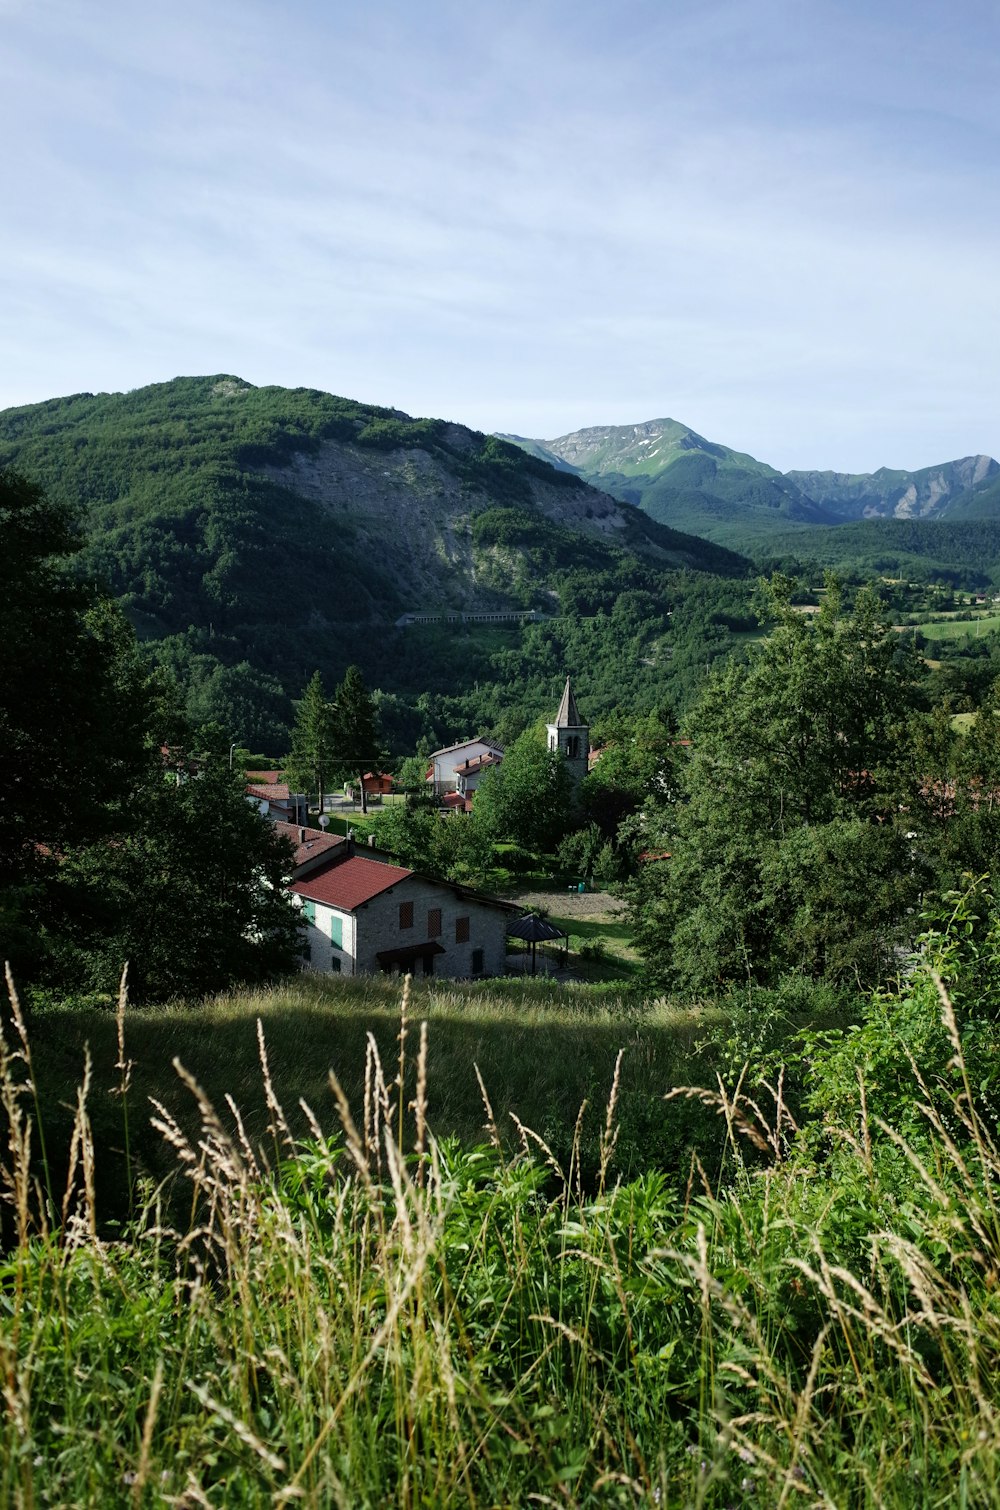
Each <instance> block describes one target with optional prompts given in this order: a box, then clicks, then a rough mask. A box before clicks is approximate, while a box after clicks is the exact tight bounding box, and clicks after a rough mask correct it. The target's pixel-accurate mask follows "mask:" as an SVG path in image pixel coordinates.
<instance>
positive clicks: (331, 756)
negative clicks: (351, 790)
mask: <svg viewBox="0 0 1000 1510" xmlns="http://www.w3.org/2000/svg"><path fill="white" fill-rule="evenodd" d="M335 742H336V741H335V726H334V708H333V705H332V704H331V703H330V702H329V701H328V700H327V696H326V693H325V692H324V690H323V678H322V677H321V676H320V674H319V672H318V671H315V672H314V673H313V675H312V678H311V680H310V681H309V683H308V685H307V686H306V688H305V690H304V691H303V693H302V697H301V699H300V700H299V703H298V706H297V708H296V713H295V726H294V728H293V729H292V748H291V752H290V754H289V756H288V760H287V762H286V775H287V777H288V782H289V785H290V786H291V787H292V789H293V790H295V791H300V790H301V791H304V792H310V793H311V792H315V793H316V799H317V805H318V807H319V810H320V812H321V813H322V811H323V793H324V791H325V790H326V789H327V787H328V786H329V784H330V782H331V781H332V780H333V778H334V775H335V773H336V769H337V764H338V762H337V759H336V750H335Z"/></svg>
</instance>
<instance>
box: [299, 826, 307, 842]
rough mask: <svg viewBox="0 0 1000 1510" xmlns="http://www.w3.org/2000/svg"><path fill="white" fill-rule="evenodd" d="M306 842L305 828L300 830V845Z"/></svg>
mask: <svg viewBox="0 0 1000 1510" xmlns="http://www.w3.org/2000/svg"><path fill="white" fill-rule="evenodd" d="M305 842H306V831H305V829H304V828H300V829H299V843H300V844H304V843H305Z"/></svg>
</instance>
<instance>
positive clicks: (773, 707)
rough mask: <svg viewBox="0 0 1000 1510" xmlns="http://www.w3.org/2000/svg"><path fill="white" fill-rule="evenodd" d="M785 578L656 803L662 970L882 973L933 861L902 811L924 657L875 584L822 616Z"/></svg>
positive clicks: (652, 896)
mask: <svg viewBox="0 0 1000 1510" xmlns="http://www.w3.org/2000/svg"><path fill="white" fill-rule="evenodd" d="M789 593H790V585H789V584H787V583H784V582H777V583H776V584H774V585H773V586H772V589H771V603H772V611H773V612H774V613H775V614H776V615H777V619H778V622H777V626H776V628H775V629H774V631H773V632H772V633H771V635H770V636H769V637H768V639H767V640H766V641H764V642H763V643H762V644H761V645H759V646H758V647H756V650H755V652H754V653H753V655H752V656H751V658H750V660H749V662H748V664H747V665H745V666H741V665H738V664H736V663H729V664H728V665H726V666H725V667H724V668H723V669H722V670H721V671H718V672H716V673H715V674H713V676H712V677H711V678H710V680H709V683H708V685H707V687H706V690H705V693H704V696H703V697H702V699H701V702H700V703H699V704H698V707H697V709H696V710H695V711H694V713H693V714H692V717H691V719H690V725H689V733H690V735H691V738H692V740H693V749H692V752H691V758H690V760H689V761H688V762H687V763H686V765H685V767H684V768H683V771H682V774H681V779H680V792H679V794H676V795H679V797H680V800H679V801H673V800H671V798H672V796H673V795H674V794H671V795H670V796H667V798H666V799H665V800H661V801H660V803H659V804H658V805H657V806H656V807H653V806H651V807H650V811H649V814H648V824H647V840H648V842H649V843H650V846H651V847H654V846H655V848H656V849H657V850H659V851H668V852H669V855H670V858H669V860H658V861H657V862H656V863H653V864H649V865H647V866H645V867H644V868H643V869H642V871H641V873H640V875H639V877H638V879H637V881H636V882H635V884H634V891H633V897H632V905H633V916H634V919H635V923H636V927H637V933H638V938H639V942H640V945H641V947H642V948H643V949H644V951H645V952H646V955H647V959H648V960H649V962H650V965H651V968H652V969H653V971H654V972H655V974H656V976H657V977H658V978H659V979H661V980H669V981H673V982H676V983H678V984H682V985H684V986H686V987H687V988H689V989H695V990H699V989H700V990H705V989H708V988H710V987H712V986H713V985H715V984H717V983H722V982H725V981H730V980H740V979H747V978H748V977H749V978H752V979H757V980H761V981H765V982H773V981H774V980H776V979H778V978H779V977H780V976H781V975H782V974H784V973H785V972H787V971H796V972H802V973H805V974H807V975H826V976H828V977H830V978H831V979H834V980H843V979H847V980H851V979H854V980H858V981H860V982H864V981H877V980H879V979H884V978H885V977H886V976H887V975H888V974H890V973H891V971H892V968H893V963H894V958H895V956H894V947H895V945H896V943H897V942H898V941H899V939H900V938H901V937H902V936H904V935H905V926H906V918H907V915H908V909H910V908H912V906H913V905H914V904H915V903H916V901H917V899H918V897H919V895H920V892H921V889H922V887H923V885H924V884H925V883H926V881H927V880H928V879H929V877H930V873H931V872H930V867H929V865H928V863H927V861H926V859H925V858H924V857H923V856H922V855H921V854H920V853H919V852H918V851H917V849H915V848H914V845H913V844H912V842H911V841H910V839H908V838H907V837H906V834H907V831H908V829H909V826H910V825H911V824H912V823H913V822H914V819H913V817H912V815H908V814H904V813H902V812H901V811H900V806H901V799H902V797H903V795H904V792H905V789H906V781H907V778H908V775H909V770H910V767H909V765H908V763H907V756H908V741H907V738H906V728H907V720H908V717H909V710H910V708H911V707H912V704H913V701H914V697H915V684H916V677H917V667H916V663H915V662H914V661H913V659H912V658H911V657H910V656H908V655H907V654H906V653H905V652H903V651H901V650H900V648H899V646H898V644H897V643H896V641H895V639H894V637H893V635H892V633H891V631H890V630H889V629H888V628H887V627H886V626H885V625H884V624H883V622H882V620H881V618H880V615H879V611H878V604H877V600H876V599H875V598H874V595H872V594H870V593H863V594H861V595H859V598H858V601H857V604H856V605H855V608H854V610H853V612H852V613H851V614H849V615H848V614H846V613H844V612H843V611H842V609H841V606H840V601H839V594H838V592H837V590H836V587H835V586H833V585H832V586H831V588H830V591H829V592H828V595H827V599H826V603H825V606H824V608H823V610H822V612H821V613H820V614H819V615H818V616H816V618H815V620H814V622H812V623H810V622H808V620H807V619H806V617H805V616H803V615H800V614H796V613H795V612H794V611H793V610H792V609H791V607H790V605H789V602H788V599H789Z"/></svg>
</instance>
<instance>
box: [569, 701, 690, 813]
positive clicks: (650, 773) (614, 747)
mask: <svg viewBox="0 0 1000 1510" xmlns="http://www.w3.org/2000/svg"><path fill="white" fill-rule="evenodd" d="M676 735H677V724H676V720H675V719H674V717H673V714H672V713H671V711H670V710H669V709H668V708H664V709H662V710H660V711H659V712H657V713H653V714H649V715H647V716H645V717H642V718H632V719H624V718H621V717H619V718H617V719H615V720H614V721H613V722H611V723H610V724H607V725H604V726H599V727H598V728H596V729H595V730H594V731H593V736H592V740H591V743H592V745H593V746H594V747H595V748H597V749H599V750H600V758H599V759H598V760H597V761H596V763H595V765H594V767H593V770H591V771H590V772H589V773H588V775H587V776H586V777H585V778H584V780H583V782H582V784H581V789H580V806H581V808H582V810H583V813H584V815H585V817H587V818H588V819H589V820H590V821H591V822H593V823H596V824H597V826H598V827H599V829H600V830H601V833H602V834H603V835H604V837H605V838H606V839H610V840H614V839H615V837H616V836H617V833H618V829H619V826H620V825H621V824H622V822H623V821H624V820H625V819H626V818H628V817H630V816H631V815H632V814H633V813H635V812H638V810H639V808H640V807H641V806H642V805H643V803H644V802H645V801H646V799H647V797H648V796H649V794H650V793H658V794H660V795H663V794H666V793H668V792H669V791H671V790H672V788H673V786H674V784H675V781H676V768H677V764H678V755H679V749H678V745H677V739H676Z"/></svg>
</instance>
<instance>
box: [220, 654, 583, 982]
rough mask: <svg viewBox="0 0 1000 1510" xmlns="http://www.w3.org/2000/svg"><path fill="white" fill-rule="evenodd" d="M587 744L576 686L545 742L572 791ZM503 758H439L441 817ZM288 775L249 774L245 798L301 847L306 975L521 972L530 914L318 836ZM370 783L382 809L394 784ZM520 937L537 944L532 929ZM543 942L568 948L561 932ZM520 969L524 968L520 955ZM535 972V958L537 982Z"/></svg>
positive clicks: (491, 750) (478, 743)
mask: <svg viewBox="0 0 1000 1510" xmlns="http://www.w3.org/2000/svg"><path fill="white" fill-rule="evenodd" d="M589 735H590V731H589V727H588V725H587V724H586V723H584V721H583V720H582V718H581V716H580V713H579V710H578V708H577V705H576V699H575V697H574V694H573V691H572V688H571V686H570V678H569V677H567V678H566V684H565V687H564V689H563V694H562V698H561V701H560V703H559V707H558V709H557V710H556V713H555V715H554V718H553V720H552V722H551V723H549V724H548V726H547V730H546V739H547V749H548V750H549V752H550V753H551V754H553V755H555V756H557V757H558V758H559V759H560V760H561V761H562V762H563V763H564V764H565V768H566V772H567V775H568V777H569V780H570V781H571V782H572V783H573V784H574V786H578V784H579V782H580V781H581V780H582V779H583V777H584V776H585V775H586V774H587V771H588V769H589V765H590V755H591V751H590V738H589ZM503 757H504V751H503V748H502V747H501V746H500V745H499V744H497V742H496V741H494V740H490V739H478V738H476V739H466V740H461V741H458V742H457V743H455V744H453V745H450V746H449V747H448V748H447V749H442V750H436V751H434V752H433V753H432V754H431V755H430V756H429V757H428V764H427V772H426V777H425V780H426V783H427V788H428V794H429V796H430V797H431V798H432V799H433V801H434V802H435V803H436V804H437V807H438V810H439V812H440V813H441V815H442V816H444V815H446V814H448V813H453V812H456V811H457V812H461V813H466V814H468V813H471V811H472V807H473V803H474V799H475V793H476V789H477V787H478V785H479V781H480V779H481V778H482V776H483V775H484V774H485V773H486V771H488V770H493V769H496V768H497V767H499V766H500V765H502V763H503ZM280 776H281V772H280V771H274V770H272V771H254V772H250V773H249V774H248V779H247V786H246V795H247V800H248V801H249V802H250V804H251V805H252V806H254V807H255V808H256V809H257V810H258V811H259V812H260V813H261V814H262V815H263V816H265V817H267V818H268V819H270V820H271V821H272V822H273V823H274V826H275V830H276V832H277V833H279V834H281V835H282V836H283V837H284V838H286V839H287V840H288V841H289V842H290V843H291V844H292V845H293V847H294V866H293V869H292V871H291V875H290V877H289V881H288V890H289V892H290V894H291V896H292V897H293V898H294V899H295V901H296V904H297V906H298V907H299V909H300V912H301V916H302V917H303V919H304V920H305V924H306V934H305V944H304V950H303V963H304V968H306V969H308V970H312V971H319V972H323V973H328V974H334V975H341V974H343V975H347V976H352V975H363V974H372V973H374V972H376V971H385V972H394V973H396V974H399V975H405V974H413V975H417V974H419V975H423V976H434V975H437V976H441V977H445V978H449V979H481V978H484V977H487V976H502V975H504V974H505V973H507V971H508V970H509V969H510V968H515V966H514V965H513V964H512V962H510V961H509V960H508V943H507V939H508V934H509V933H510V930H511V927H512V926H513V925H515V924H517V923H521V924H522V925H523V923H524V910H523V908H522V907H520V906H518V905H517V904H516V903H513V902H510V901H505V900H502V899H501V898H498V897H491V896H487V895H484V894H483V893H481V892H479V891H477V890H475V889H474V888H472V887H469V886H462V885H458V884H455V883H454V882H448V881H446V880H444V879H442V878H440V877H436V876H431V875H424V874H420V873H418V872H416V871H414V870H411V869H408V868H406V867H404V866H400V865H398V864H395V863H394V861H393V856H392V855H390V854H389V853H387V852H386V851H384V850H381V849H379V848H378V847H377V846H376V843H375V838H374V835H373V836H371V837H369V839H368V842H367V844H366V845H364V846H361V845H359V844H357V843H356V842H355V840H354V837H353V834H352V833H351V831H348V834H347V836H345V837H339V836H334V835H332V834H329V833H327V832H325V831H324V829H322V828H320V829H314V828H311V827H309V826H308V825H307V822H306V818H307V814H308V801H307V797H306V794H305V793H301V792H300V793H295V792H292V791H291V790H290V788H289V786H288V784H287V783H286V782H283V781H281V780H280ZM362 783H363V789H364V790H365V792H366V793H368V794H369V795H371V796H373V797H375V798H377V799H380V798H381V797H382V796H383V795H384V794H385V793H386V792H387V791H388V790H389V789H391V779H390V778H387V777H384V776H382V775H381V774H379V773H375V772H366V773H365V774H364V776H363V777H362V778H361V782H359V783H356V784H355V785H356V786H358V787H360V786H361V785H362ZM348 791H349V792H350V791H351V788H348ZM319 816H320V822H321V823H323V822H326V823H328V822H329V820H328V819H327V818H326V815H325V813H324V814H320V815H319ZM528 916H529V917H530V916H531V914H529V915H528ZM518 936H519V937H521V938H525V937H527V938H529V939H530V938H531V937H532V935H531V933H530V932H529V933H527V934H526V933H525V931H524V927H523V926H522V927H521V928H520V931H519V935H518ZM542 936H543V937H545V938H548V939H558V938H562V937H564V935H563V934H561V933H560V930H558V929H556V928H554V927H549V928H548V929H544V930H543V934H542ZM536 942H537V939H536ZM516 964H517V966H520V965H523V956H519V957H518V959H517V962H516ZM536 965H537V960H536V953H535V951H534V950H532V952H531V967H532V971H533V972H534V970H535V968H536Z"/></svg>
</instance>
